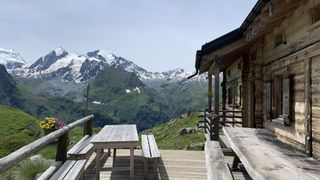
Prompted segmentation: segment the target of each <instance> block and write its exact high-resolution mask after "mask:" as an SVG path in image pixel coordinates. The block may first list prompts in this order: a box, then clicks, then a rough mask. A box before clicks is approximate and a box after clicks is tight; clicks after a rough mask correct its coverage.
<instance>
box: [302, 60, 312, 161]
mask: <svg viewBox="0 0 320 180" xmlns="http://www.w3.org/2000/svg"><path fill="white" fill-rule="evenodd" d="M310 61H311V59H310V58H307V59H305V61H304V67H305V71H304V72H305V75H304V76H305V85H304V86H305V88H304V93H305V122H306V123H305V144H306V145H305V151H306V154H308V155H309V156H312V127H311V126H312V122H311V65H310V63H311V62H310Z"/></svg>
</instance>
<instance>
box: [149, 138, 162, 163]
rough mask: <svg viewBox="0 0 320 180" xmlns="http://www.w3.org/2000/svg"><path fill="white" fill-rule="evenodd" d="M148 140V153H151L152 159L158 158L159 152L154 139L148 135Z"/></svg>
mask: <svg viewBox="0 0 320 180" xmlns="http://www.w3.org/2000/svg"><path fill="white" fill-rule="evenodd" d="M148 140H149V146H150V152H151V155H152V158H159V157H160V152H159V149H158V146H157V143H156V140H155V139H154V136H153V135H148Z"/></svg>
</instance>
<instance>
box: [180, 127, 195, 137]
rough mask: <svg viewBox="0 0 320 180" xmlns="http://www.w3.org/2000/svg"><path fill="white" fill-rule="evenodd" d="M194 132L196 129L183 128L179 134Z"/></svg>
mask: <svg viewBox="0 0 320 180" xmlns="http://www.w3.org/2000/svg"><path fill="white" fill-rule="evenodd" d="M193 132H194V129H193V128H182V129H181V130H180V131H179V134H180V135H185V134H191V133H193Z"/></svg>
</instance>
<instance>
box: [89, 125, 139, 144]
mask: <svg viewBox="0 0 320 180" xmlns="http://www.w3.org/2000/svg"><path fill="white" fill-rule="evenodd" d="M138 141H139V137H138V133H137V127H136V125H107V126H105V127H104V128H103V129H102V130H101V131H100V132H99V133H98V134H97V135H96V136H95V137H94V138H93V139H92V141H91V142H92V143H125V142H138Z"/></svg>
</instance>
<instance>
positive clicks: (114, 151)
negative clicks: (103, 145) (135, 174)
mask: <svg viewBox="0 0 320 180" xmlns="http://www.w3.org/2000/svg"><path fill="white" fill-rule="evenodd" d="M116 156H117V149H116V148H114V149H113V162H112V166H114V165H115V163H116Z"/></svg>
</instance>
